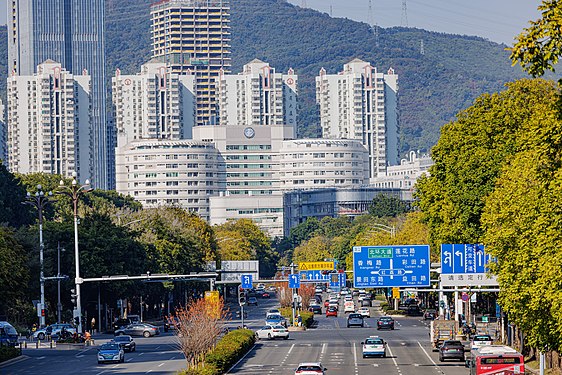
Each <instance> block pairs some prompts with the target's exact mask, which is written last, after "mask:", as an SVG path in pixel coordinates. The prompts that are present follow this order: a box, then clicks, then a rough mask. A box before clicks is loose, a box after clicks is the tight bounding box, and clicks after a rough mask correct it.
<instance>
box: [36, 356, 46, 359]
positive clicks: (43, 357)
mask: <svg viewBox="0 0 562 375" xmlns="http://www.w3.org/2000/svg"><path fill="white" fill-rule="evenodd" d="M37 359H45V356H42V357H37Z"/></svg>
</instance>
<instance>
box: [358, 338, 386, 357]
mask: <svg viewBox="0 0 562 375" xmlns="http://www.w3.org/2000/svg"><path fill="white" fill-rule="evenodd" d="M361 345H362V346H363V358H366V357H369V356H375V355H378V356H381V357H386V342H385V341H384V340H383V339H381V338H380V337H378V336H370V337H367V338H366V339H365V341H364V342H362V343H361Z"/></svg>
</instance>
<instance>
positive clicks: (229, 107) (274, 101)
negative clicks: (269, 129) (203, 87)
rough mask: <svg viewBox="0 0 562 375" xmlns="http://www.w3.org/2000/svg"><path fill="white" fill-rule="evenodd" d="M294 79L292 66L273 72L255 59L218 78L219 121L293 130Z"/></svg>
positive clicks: (238, 124)
mask: <svg viewBox="0 0 562 375" xmlns="http://www.w3.org/2000/svg"><path fill="white" fill-rule="evenodd" d="M297 80H298V77H297V75H296V74H295V72H294V71H293V70H292V69H289V71H288V73H287V74H281V73H276V72H275V69H274V68H272V67H270V66H269V64H268V63H265V62H263V61H260V60H258V59H255V60H253V61H252V62H250V63H249V64H246V65H244V69H243V71H242V73H239V74H224V72H221V75H220V77H219V79H218V84H217V90H218V106H219V123H220V124H221V125H237V126H269V125H278V126H279V125H287V126H290V127H293V128H294V129H295V130H296V122H297Z"/></svg>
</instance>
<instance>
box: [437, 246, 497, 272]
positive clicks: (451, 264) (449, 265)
mask: <svg viewBox="0 0 562 375" xmlns="http://www.w3.org/2000/svg"><path fill="white" fill-rule="evenodd" d="M489 261H490V255H489V254H486V252H485V249H484V245H482V244H443V245H441V274H456V273H486V272H487V269H486V265H487V264H488V262H489Z"/></svg>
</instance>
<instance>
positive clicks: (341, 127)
mask: <svg viewBox="0 0 562 375" xmlns="http://www.w3.org/2000/svg"><path fill="white" fill-rule="evenodd" d="M397 95H398V75H396V74H395V73H394V70H393V69H389V70H388V72H387V74H383V73H379V72H377V69H376V68H375V67H373V66H371V64H370V63H367V62H365V61H362V60H359V59H354V60H353V61H351V62H349V63H348V64H345V65H344V68H343V71H342V72H340V73H339V74H327V73H326V70H325V69H321V70H320V75H319V76H318V77H316V99H317V102H318V104H319V105H320V123H321V126H322V136H323V138H331V139H357V140H361V142H362V143H363V145H364V146H365V147H366V148H367V150H368V151H369V175H370V177H371V178H373V177H377V176H378V175H380V174H384V173H385V171H386V167H387V165H393V164H396V163H397V162H398V113H397V99H398V96H397Z"/></svg>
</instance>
